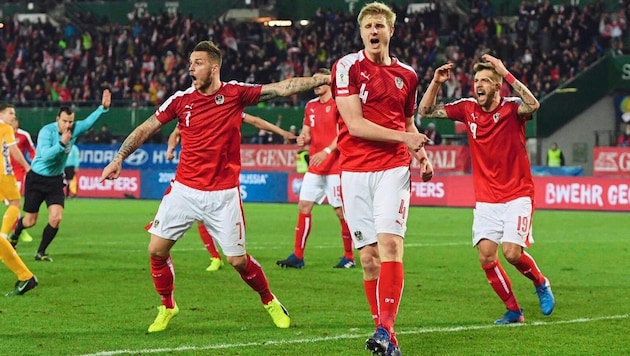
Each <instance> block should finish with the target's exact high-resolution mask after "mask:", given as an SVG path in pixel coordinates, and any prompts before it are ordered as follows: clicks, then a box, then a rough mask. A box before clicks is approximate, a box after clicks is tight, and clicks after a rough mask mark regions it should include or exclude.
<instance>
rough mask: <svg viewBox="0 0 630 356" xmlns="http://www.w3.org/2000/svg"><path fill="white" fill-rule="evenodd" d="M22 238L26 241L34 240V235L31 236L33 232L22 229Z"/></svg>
mask: <svg viewBox="0 0 630 356" xmlns="http://www.w3.org/2000/svg"><path fill="white" fill-rule="evenodd" d="M20 240H22V241H24V242H32V241H33V236H31V234H29V233H28V231H26V229H25V230H22V233H21V234H20Z"/></svg>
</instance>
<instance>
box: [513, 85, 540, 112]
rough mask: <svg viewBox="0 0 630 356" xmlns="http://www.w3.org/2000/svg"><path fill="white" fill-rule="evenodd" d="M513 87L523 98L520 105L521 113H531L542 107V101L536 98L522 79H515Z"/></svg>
mask: <svg viewBox="0 0 630 356" xmlns="http://www.w3.org/2000/svg"><path fill="white" fill-rule="evenodd" d="M512 88H513V89H514V91H515V92H516V94H517V95H518V96H519V97H520V98H521V99H522V100H523V102H522V104H521V105H520V106H519V107H518V113H519V115H523V116H526V115H531V114H533V113H534V112H535V111H536V110H538V108H539V107H540V103H539V102H538V100H536V97H535V96H534V94H532V92H531V91H530V90H529V89H527V87H526V86H525V85H524V84H523V83H521V82H520V81H518V80H517V81H515V82H514V84H512Z"/></svg>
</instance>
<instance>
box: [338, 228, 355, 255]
mask: <svg viewBox="0 0 630 356" xmlns="http://www.w3.org/2000/svg"><path fill="white" fill-rule="evenodd" d="M340 222H341V238H342V240H343V257H345V258H349V259H354V251H353V250H352V248H353V246H352V235H350V229H349V228H348V224H346V220H344V219H342V220H341V221H340Z"/></svg>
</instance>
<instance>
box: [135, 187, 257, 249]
mask: <svg viewBox="0 0 630 356" xmlns="http://www.w3.org/2000/svg"><path fill="white" fill-rule="evenodd" d="M195 221H200V222H201V223H202V224H203V225H204V226H205V227H206V229H207V230H208V232H209V233H210V235H211V236H212V237H213V238H214V239H215V240H216V241H217V242H218V243H219V245H220V246H221V249H222V250H223V254H224V255H226V256H242V255H244V254H245V219H244V216H243V209H242V203H241V195H240V192H239V190H238V188H236V187H235V188H231V189H226V190H218V191H212V192H207V191H202V190H197V189H194V188H190V187H188V186H186V185H184V184H182V183H179V182H177V181H175V182H173V183H172V184H171V186H170V188H169V189H167V191H166V193H165V194H164V197H163V198H162V201H161V202H160V206H159V207H158V211H157V213H156V214H155V218H154V219H153V222H152V224H151V225H150V227H149V228H148V229H147V231H148V232H149V233H151V234H153V235H156V236H159V237H161V238H164V239H168V240H173V241H177V240H179V239H180V238H182V237H183V236H184V233H186V231H188V230H189V229H190V228H191V226H192V225H193V223H194V222H195Z"/></svg>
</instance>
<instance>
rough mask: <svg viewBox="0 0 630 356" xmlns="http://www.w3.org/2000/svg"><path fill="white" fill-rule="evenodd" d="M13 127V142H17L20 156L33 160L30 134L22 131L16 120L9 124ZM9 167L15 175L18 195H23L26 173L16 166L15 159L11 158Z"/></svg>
mask: <svg viewBox="0 0 630 356" xmlns="http://www.w3.org/2000/svg"><path fill="white" fill-rule="evenodd" d="M10 124H11V126H13V130H14V131H15V140H16V141H17V147H18V149H19V150H20V152H22V155H23V156H24V157H25V158H27V159H28V160H29V161H32V160H33V157H35V144H34V143H33V139H32V138H31V134H30V133H28V131H24V130H22V129H21V128H20V122H19V121H18V119H17V118H16V119H15V120H13V122H11V123H10ZM11 165H12V166H13V174H14V175H15V180H17V182H18V188H19V189H20V193H24V188H23V186H24V177H25V176H26V171H25V170H24V168H23V167H22V166H21V165H20V164H17V162H16V161H15V158H13V156H11Z"/></svg>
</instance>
